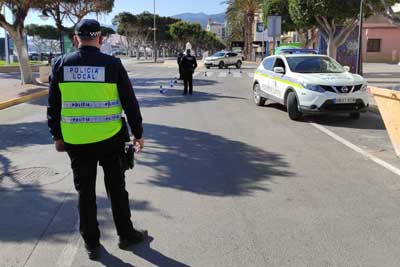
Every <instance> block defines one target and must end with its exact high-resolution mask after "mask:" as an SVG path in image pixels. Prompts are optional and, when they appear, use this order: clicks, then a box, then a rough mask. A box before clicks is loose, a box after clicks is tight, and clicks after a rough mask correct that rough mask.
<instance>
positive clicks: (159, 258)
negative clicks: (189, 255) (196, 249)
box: [129, 236, 190, 267]
mask: <svg viewBox="0 0 400 267" xmlns="http://www.w3.org/2000/svg"><path fill="white" fill-rule="evenodd" d="M153 240H154V238H153V237H151V236H149V237H148V238H147V239H146V240H145V241H143V243H141V244H140V245H137V246H134V247H133V248H131V249H130V250H129V251H132V252H133V254H135V255H136V256H138V257H141V258H142V259H145V260H146V261H148V262H150V263H152V264H153V265H154V266H159V267H164V266H168V267H190V265H187V264H184V263H182V262H179V261H176V260H174V259H171V258H169V257H167V256H165V255H163V254H162V253H160V252H158V251H157V250H154V249H152V248H151V247H150V243H151V242H152V241H153Z"/></svg>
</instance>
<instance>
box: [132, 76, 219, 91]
mask: <svg viewBox="0 0 400 267" xmlns="http://www.w3.org/2000/svg"><path fill="white" fill-rule="evenodd" d="M174 80H175V77H173V76H172V77H168V78H138V79H135V78H132V79H131V81H132V85H133V87H134V88H135V87H144V86H148V87H157V88H159V87H160V85H162V86H163V87H169V85H170V82H171V81H174ZM217 83H218V82H217V81H215V80H208V79H207V80H206V79H196V78H195V77H194V78H193V86H194V87H196V86H210V85H214V84H217ZM178 85H181V86H183V81H180V82H179V83H178Z"/></svg>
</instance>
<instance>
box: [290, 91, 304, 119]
mask: <svg viewBox="0 0 400 267" xmlns="http://www.w3.org/2000/svg"><path fill="white" fill-rule="evenodd" d="M286 105H287V111H288V114H289V118H290V119H291V120H294V121H297V120H299V119H300V118H301V116H302V114H301V112H300V111H299V103H298V101H297V97H296V94H295V93H294V92H290V93H289V95H288V97H287V103H286Z"/></svg>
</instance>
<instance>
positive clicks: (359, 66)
mask: <svg viewBox="0 0 400 267" xmlns="http://www.w3.org/2000/svg"><path fill="white" fill-rule="evenodd" d="M363 4H364V0H361V2H360V17H359V21H360V24H359V26H358V51H357V70H356V73H357V74H359V75H362V34H363Z"/></svg>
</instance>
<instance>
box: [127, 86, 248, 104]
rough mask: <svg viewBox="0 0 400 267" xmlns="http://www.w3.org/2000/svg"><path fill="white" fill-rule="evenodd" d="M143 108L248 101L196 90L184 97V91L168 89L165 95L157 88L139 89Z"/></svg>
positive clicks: (137, 90) (138, 93)
mask: <svg viewBox="0 0 400 267" xmlns="http://www.w3.org/2000/svg"><path fill="white" fill-rule="evenodd" d="M135 92H136V96H137V97H138V100H139V104H140V106H141V107H146V108H153V107H163V106H174V105H177V104H187V103H196V102H205V101H216V100H218V99H231V100H246V101H247V99H246V98H242V97H234V96H225V95H217V94H210V93H205V92H198V91H196V88H194V93H193V95H192V96H182V92H183V90H182V89H175V88H174V89H168V90H167V91H166V92H165V93H164V94H161V93H160V89H158V88H157V89H156V88H137V89H135Z"/></svg>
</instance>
